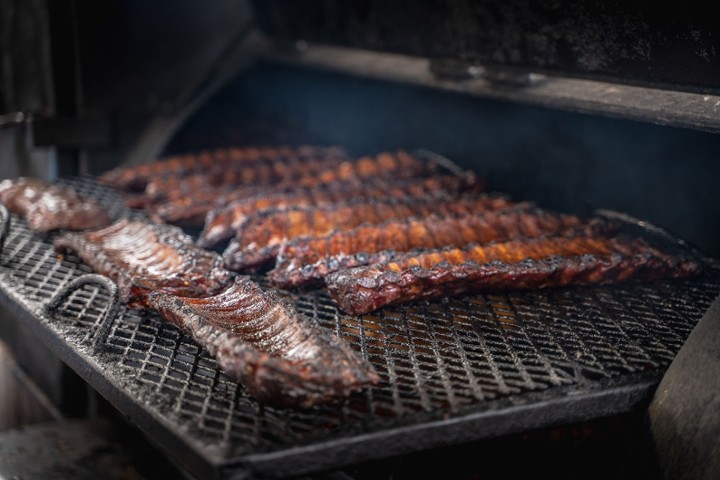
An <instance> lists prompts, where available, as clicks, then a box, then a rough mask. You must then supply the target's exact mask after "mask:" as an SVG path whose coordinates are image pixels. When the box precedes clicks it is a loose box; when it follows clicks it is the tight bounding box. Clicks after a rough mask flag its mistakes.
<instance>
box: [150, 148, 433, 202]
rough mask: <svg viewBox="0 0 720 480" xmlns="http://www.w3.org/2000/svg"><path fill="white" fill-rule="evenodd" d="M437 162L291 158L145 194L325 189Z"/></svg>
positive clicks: (158, 183) (177, 180) (397, 155)
mask: <svg viewBox="0 0 720 480" xmlns="http://www.w3.org/2000/svg"><path fill="white" fill-rule="evenodd" d="M438 168H439V165H437V164H436V163H434V162H429V161H421V160H418V159H417V158H415V157H413V156H412V155H410V154H408V153H407V152H405V151H403V150H400V151H397V152H392V153H390V152H386V153H381V154H379V155H377V156H375V157H362V158H359V159H357V160H350V159H348V158H347V157H344V156H327V157H308V158H304V157H290V158H285V159H278V160H275V161H269V162H257V163H254V164H252V165H240V166H237V167H236V168H223V169H216V170H210V171H208V172H198V173H195V174H193V175H189V176H186V177H162V178H157V179H154V180H152V181H150V182H149V183H148V184H147V187H146V188H145V194H146V195H147V196H148V197H149V198H150V199H152V200H153V201H155V202H158V201H161V200H162V201H168V200H177V199H181V198H184V197H187V196H192V195H193V194H194V192H195V191H196V190H197V189H202V188H205V187H206V186H208V185H210V186H212V187H215V188H222V187H224V186H230V187H233V186H243V185H272V184H275V183H282V182H291V183H292V184H293V185H294V186H295V187H296V188H299V187H310V186H313V185H324V184H327V183H331V182H334V181H338V180H347V179H351V178H371V177H376V176H392V177H400V178H408V177H415V176H418V175H426V174H429V173H433V172H435V171H436V170H438Z"/></svg>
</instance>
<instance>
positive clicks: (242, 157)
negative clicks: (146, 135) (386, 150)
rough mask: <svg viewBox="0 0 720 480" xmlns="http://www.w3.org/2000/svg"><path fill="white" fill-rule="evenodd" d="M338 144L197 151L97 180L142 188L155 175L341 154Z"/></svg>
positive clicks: (181, 174) (123, 169) (113, 172)
mask: <svg viewBox="0 0 720 480" xmlns="http://www.w3.org/2000/svg"><path fill="white" fill-rule="evenodd" d="M343 156H345V153H344V152H343V150H342V149H340V148H337V147H327V148H326V147H312V146H302V147H299V148H291V147H284V146H281V147H242V148H224V149H217V150H212V151H205V152H200V153H197V154H188V155H177V156H173V157H169V158H165V159H162V160H158V161H156V162H152V163H147V164H143V165H136V166H131V167H119V168H116V169H113V170H110V171H108V172H105V173H104V174H102V175H101V176H100V181H102V182H103V183H106V184H108V185H112V186H114V187H117V188H120V189H123V190H130V191H141V190H143V189H145V187H146V186H147V184H148V183H149V182H150V181H151V180H153V179H158V178H171V177H172V178H179V177H184V176H187V175H191V174H193V173H198V172H207V171H209V170H210V171H212V170H218V169H224V168H227V166H228V165H251V164H253V163H258V162H261V161H275V160H279V159H283V158H292V157H301V158H311V157H343Z"/></svg>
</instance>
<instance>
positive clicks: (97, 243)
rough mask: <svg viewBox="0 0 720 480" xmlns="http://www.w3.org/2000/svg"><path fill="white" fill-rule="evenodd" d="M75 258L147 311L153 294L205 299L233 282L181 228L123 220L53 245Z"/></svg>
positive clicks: (216, 257) (215, 258) (215, 259)
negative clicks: (149, 297) (105, 277)
mask: <svg viewBox="0 0 720 480" xmlns="http://www.w3.org/2000/svg"><path fill="white" fill-rule="evenodd" d="M53 246H54V247H55V250H56V251H58V252H67V251H70V252H74V253H76V254H77V255H78V256H79V257H80V258H81V259H82V260H83V261H84V262H85V263H86V264H88V265H89V266H90V267H92V268H93V270H95V271H96V272H97V273H100V274H103V275H106V276H108V277H110V278H111V279H113V280H115V282H116V283H117V284H118V288H119V290H120V295H121V298H122V299H123V300H124V301H126V302H127V303H128V304H129V305H130V306H132V307H146V306H147V303H146V302H147V295H148V294H149V293H150V292H153V291H160V292H166V293H170V294H174V295H183V296H198V297H199V296H207V295H212V294H214V293H217V292H218V291H220V290H221V289H223V288H224V287H226V286H227V285H228V284H229V282H230V272H229V271H228V270H226V269H225V268H224V267H223V265H222V259H221V258H220V256H219V255H217V254H216V253H212V252H208V251H207V250H203V249H201V248H198V247H196V246H195V244H194V243H193V240H192V237H190V236H189V235H186V234H185V233H183V232H182V230H180V229H179V228H177V227H171V226H168V225H156V224H151V223H146V222H142V221H136V220H127V219H123V220H120V221H118V222H115V223H114V224H112V225H110V226H109V227H107V228H103V229H101V230H95V231H89V232H83V233H67V234H64V235H62V236H60V237H58V238H56V239H55V241H54V242H53Z"/></svg>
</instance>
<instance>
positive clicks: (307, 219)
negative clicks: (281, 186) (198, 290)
mask: <svg viewBox="0 0 720 480" xmlns="http://www.w3.org/2000/svg"><path fill="white" fill-rule="evenodd" d="M509 205H510V201H509V200H508V199H507V198H505V197H502V196H493V195H475V196H464V197H452V198H438V197H437V196H432V195H431V196H425V197H415V198H413V197H408V198H404V199H390V200H388V199H385V200H377V199H375V200H373V199H371V200H361V201H351V202H345V203H340V204H332V205H324V206H317V207H295V208H290V209H280V210H269V211H266V212H263V213H260V214H258V215H256V216H253V217H252V218H250V219H248V221H247V222H246V223H245V224H244V225H243V227H242V229H240V231H239V232H238V233H237V235H236V236H235V238H233V240H232V241H231V242H230V244H229V245H228V247H227V248H226V249H225V252H223V257H224V258H225V264H226V265H227V266H228V268H230V269H231V270H243V269H255V268H259V267H262V266H264V265H265V264H267V263H268V262H270V261H272V260H273V259H274V258H275V257H276V255H277V253H278V251H279V249H280V245H281V244H282V243H283V242H285V241H288V240H292V239H294V238H299V237H306V236H318V235H325V234H327V233H330V232H331V231H332V230H334V229H337V230H346V229H350V228H355V227H357V226H358V225H361V224H363V223H380V222H382V221H385V220H389V219H391V218H407V217H414V216H423V215H430V214H432V213H439V214H443V215H459V214H467V213H470V212H477V211H484V210H494V209H498V208H504V207H507V206H509Z"/></svg>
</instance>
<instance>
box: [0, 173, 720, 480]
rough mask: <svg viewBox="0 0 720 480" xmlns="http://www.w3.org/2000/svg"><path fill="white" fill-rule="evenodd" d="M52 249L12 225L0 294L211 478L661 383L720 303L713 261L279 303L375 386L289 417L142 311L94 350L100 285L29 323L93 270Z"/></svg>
mask: <svg viewBox="0 0 720 480" xmlns="http://www.w3.org/2000/svg"><path fill="white" fill-rule="evenodd" d="M71 183H72V184H73V185H74V186H75V187H76V188H78V189H79V190H80V191H81V193H84V194H86V195H92V196H94V197H95V198H98V199H100V200H101V201H103V202H105V203H106V204H107V206H108V208H112V209H113V210H112V211H113V214H114V215H116V216H119V215H122V214H124V212H123V211H122V209H120V208H119V207H118V205H119V204H120V203H119V202H118V201H117V198H116V197H115V196H114V194H113V193H112V192H111V191H108V190H107V189H105V188H104V187H102V186H100V185H98V184H96V183H94V182H93V181H92V180H88V179H81V180H74V181H72V182H71ZM51 240H52V238H51V237H45V238H42V237H40V236H38V235H36V234H33V233H32V232H30V231H29V230H28V229H27V227H26V225H25V224H24V222H23V221H21V220H19V219H18V218H17V217H15V216H12V222H11V226H10V230H9V233H8V236H7V238H6V242H5V247H4V249H3V251H2V252H1V253H0V263H1V264H2V275H0V285H2V287H3V289H4V290H6V291H11V292H13V295H14V297H13V298H15V297H16V298H17V299H18V301H19V303H20V304H21V306H22V308H24V309H25V310H27V311H28V312H30V313H31V317H32V321H34V322H36V323H38V324H40V323H43V324H45V325H47V327H48V328H49V329H51V331H52V332H53V334H55V335H57V336H58V337H59V338H60V339H61V340H62V341H63V342H65V343H66V344H68V345H70V346H71V347H72V348H73V349H75V350H77V352H79V355H80V357H81V358H82V361H84V362H88V363H92V364H93V365H95V366H96V368H98V369H99V370H100V371H101V374H102V375H104V376H107V377H108V378H111V379H112V380H113V381H114V382H116V383H118V384H119V385H121V392H122V394H124V395H126V396H128V397H129V398H130V399H132V400H133V402H134V404H133V405H134V406H132V407H130V409H131V410H132V409H134V408H140V409H145V410H147V411H149V412H151V414H152V416H153V417H155V418H158V419H160V420H161V422H165V423H166V424H170V425H174V426H176V427H177V430H175V432H174V434H175V435H180V436H181V437H182V440H183V441H185V442H187V443H188V444H189V445H191V446H192V448H193V449H196V450H198V451H199V455H200V456H201V457H203V458H209V459H210V460H209V462H210V463H212V464H213V465H211V466H212V467H214V468H216V469H219V468H221V467H222V468H227V465H228V464H230V465H232V464H234V462H240V463H243V462H244V466H243V467H242V468H250V469H253V468H257V469H258V471H260V472H261V473H265V474H271V475H280V474H284V473H286V471H285V470H284V469H283V467H282V465H281V460H277V461H275V462H274V465H270V466H268V465H267V464H264V466H257V465H256V466H253V465H252V461H251V460H248V459H250V458H252V456H253V455H256V454H259V453H262V452H283V451H285V450H287V449H292V448H293V447H297V446H298V445H312V444H313V443H316V442H328V441H330V442H332V441H333V440H338V439H343V438H352V437H354V436H358V435H360V434H368V433H380V434H381V433H382V432H383V431H386V430H388V429H396V428H400V429H401V430H400V431H401V432H402V427H403V426H413V425H415V426H416V425H418V424H422V423H423V422H431V421H436V420H443V419H448V418H458V419H462V418H463V417H464V416H465V415H468V414H471V413H476V412H490V413H492V412H493V411H498V412H500V411H502V409H503V408H505V407H507V406H508V405H520V406H522V405H530V404H532V402H533V399H538V398H542V399H543V400H544V401H548V400H549V401H551V402H552V401H553V400H554V399H555V400H559V399H561V398H567V396H568V394H569V393H573V392H575V393H577V392H580V391H596V392H598V391H602V389H604V388H605V389H607V388H612V387H613V385H619V384H627V379H633V378H636V377H637V378H639V377H638V375H640V376H642V375H643V374H649V375H651V376H652V375H655V377H654V378H655V380H659V378H660V377H661V375H662V373H663V371H664V369H665V368H666V367H667V366H668V365H669V363H670V362H671V361H672V359H673V357H674V356H675V354H676V353H677V352H678V350H679V349H680V347H681V346H682V345H683V343H684V341H685V339H686V338H687V336H688V335H689V334H690V332H691V330H692V329H693V327H694V325H695V324H696V323H697V321H698V320H699V319H700V318H701V316H702V315H703V314H704V312H705V311H706V310H707V308H708V307H709V305H710V303H711V302H712V301H713V300H714V299H715V298H716V297H717V295H718V293H720V274H719V273H720V269H718V267H717V264H715V263H713V262H710V263H709V264H708V269H707V272H706V273H705V274H704V275H703V276H701V277H699V278H694V279H690V280H681V281H665V282H657V283H652V284H642V285H637V284H626V285H618V286H612V287H603V288H566V289H552V290H545V291H536V292H521V293H516V292H508V293H503V294H493V295H478V296H473V297H466V298H460V299H446V300H443V301H438V302H423V303H420V304H416V305H411V306H406V307H399V308H392V309H385V310H382V311H380V312H376V313H373V314H369V315H365V316H361V317H353V316H348V315H345V314H343V313H341V312H339V311H338V309H337V308H336V307H335V305H334V304H333V302H332V300H331V299H330V297H329V296H328V295H327V294H326V293H325V292H324V291H315V292H310V293H305V294H293V293H289V292H280V293H281V294H282V295H286V296H288V297H289V298H291V299H292V300H293V301H294V302H295V304H296V305H297V307H298V309H299V310H300V311H301V312H303V313H305V314H306V315H308V316H310V317H311V318H314V319H316V320H317V321H318V322H319V323H320V324H321V325H322V326H323V327H325V328H328V329H331V330H332V331H334V332H335V333H336V334H337V335H339V336H341V337H343V338H345V339H346V340H347V341H348V342H349V343H350V344H351V345H352V346H353V347H354V348H355V349H356V350H357V351H358V352H360V353H361V354H362V355H363V356H365V357H366V358H367V359H368V360H369V361H370V362H372V363H373V365H374V366H375V367H376V369H377V371H378V373H379V374H380V375H381V377H382V379H383V381H382V383H381V384H380V385H379V386H377V387H376V388H373V389H369V390H367V391H365V392H361V393H358V394H356V395H354V396H352V397H351V398H349V399H347V401H345V402H343V403H342V404H340V405H337V406H331V407H318V408H315V409H313V410H310V411H304V412H297V411H290V410H283V409H275V408H270V407H267V406H264V405H260V404H258V403H257V402H256V401H254V400H253V399H252V398H249V397H248V396H246V395H245V393H244V391H243V389H242V387H240V386H239V385H238V384H237V383H236V382H233V381H232V380H230V379H229V378H228V377H226V376H225V375H224V374H222V373H221V372H220V371H219V370H218V368H217V364H216V363H215V361H214V359H212V358H210V357H209V356H208V354H207V352H206V351H205V350H203V349H202V348H200V347H198V346H197V345H196V344H195V343H194V342H193V341H192V339H190V338H189V337H187V336H186V335H183V334H182V333H181V332H180V331H179V330H178V329H177V328H175V327H174V326H172V325H170V324H167V323H165V322H163V321H162V319H161V318H159V317H158V316H157V315H155V314H152V313H148V312H139V311H133V310H128V309H126V308H125V307H121V309H120V314H119V317H118V319H117V321H116V322H115V323H114V324H113V326H112V329H111V330H110V333H109V335H108V338H107V342H106V347H105V348H104V349H103V350H102V351H99V352H96V351H95V350H93V349H91V348H90V346H89V343H88V338H89V337H90V335H91V332H93V331H94V329H95V328H97V325H96V324H97V322H98V320H99V319H100V317H101V316H102V315H103V313H104V312H105V310H107V308H108V304H109V301H110V297H109V294H108V292H106V291H104V290H103V288H101V287H99V286H93V285H85V286H84V287H82V288H81V289H79V290H77V291H75V292H74V293H73V294H71V295H70V296H69V297H68V299H67V300H66V301H65V302H64V303H63V304H62V305H61V307H60V308H59V309H58V310H57V312H56V314H55V315H54V316H52V317H44V316H43V315H41V314H38V313H36V312H38V311H39V308H40V307H41V306H42V305H44V304H45V303H47V301H48V300H49V299H50V298H51V297H52V296H53V295H55V294H56V293H57V292H58V290H59V289H61V288H62V287H63V286H64V285H67V284H68V283H69V282H70V281H72V280H73V279H75V278H78V277H80V276H81V275H83V274H86V273H90V269H89V268H88V267H87V266H85V265H83V264H82V263H81V262H80V261H79V260H78V259H77V258H76V257H74V256H71V255H67V256H64V257H58V255H56V254H55V252H54V251H53V250H52V247H51ZM256 278H257V280H258V281H259V282H260V283H261V284H263V285H265V286H267V284H266V283H265V281H264V279H263V278H262V277H261V276H258V277H256ZM593 389H594V390H593ZM111 400H112V399H111ZM124 413H126V414H128V415H130V416H134V412H133V411H125V412H124ZM584 414H585V415H586V416H587V417H588V419H589V418H592V417H593V416H594V415H596V414H599V413H598V412H595V411H593V408H592V407H588V408H587V409H586V412H584ZM460 425H461V423H460ZM461 426H462V425H461ZM513 428H522V425H521V426H520V427H518V426H517V425H516V426H515V427H513ZM501 430H502V429H501ZM498 433H503V432H502V431H498ZM414 435H415V436H416V434H414V433H413V432H412V431H411V430H408V432H407V434H406V435H405V437H404V440H403V442H404V443H405V446H406V447H405V448H406V449H412V448H413V445H414V443H413V436H414ZM481 435H482V434H478V437H479V436H481ZM358 438H359V437H358ZM160 441H161V440H160ZM367 441H368V442H375V441H376V440H373V439H369V440H367ZM358 442H360V443H362V440H358ZM417 444H418V445H421V442H419V441H418V443H417ZM370 451H371V449H368V448H365V449H362V448H360V449H358V450H357V455H356V456H353V455H352V454H350V455H347V456H345V457H344V458H343V459H337V460H333V459H329V460H328V459H325V460H324V461H323V460H321V459H320V457H321V456H322V455H323V452H322V448H320V449H318V450H317V451H316V452H315V455H316V456H317V457H318V458H317V459H316V460H317V462H316V465H318V468H320V467H323V468H327V467H329V466H332V463H333V462H337V463H338V464H340V463H343V462H345V463H347V462H350V461H354V460H361V459H364V458H365V457H367V456H368V455H371V456H372V455H382V453H381V452H378V451H377V450H375V453H372V454H369V453H368V452H370ZM208 452H210V453H208ZM304 455H305V457H304V458H306V459H308V458H307V455H310V457H312V455H311V454H304ZM277 458H280V459H281V458H282V455H281V456H280V457H277ZM308 460H310V461H312V458H309V459H308ZM240 463H238V465H239V464H240ZM309 465H311V464H309ZM238 468H240V467H238ZM304 468H306V469H312V468H313V467H312V466H307V465H306V466H305V467H304ZM218 471H219V470H218ZM223 471H225V470H223Z"/></svg>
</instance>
